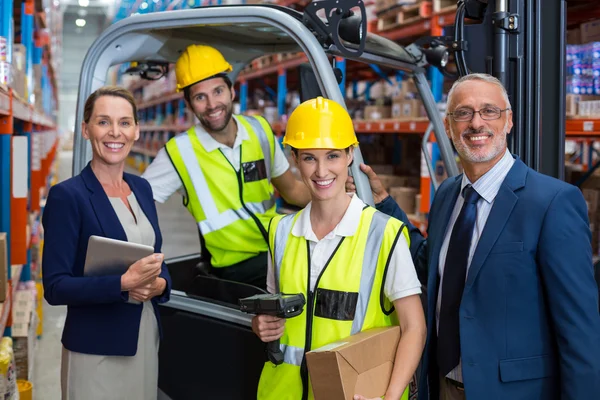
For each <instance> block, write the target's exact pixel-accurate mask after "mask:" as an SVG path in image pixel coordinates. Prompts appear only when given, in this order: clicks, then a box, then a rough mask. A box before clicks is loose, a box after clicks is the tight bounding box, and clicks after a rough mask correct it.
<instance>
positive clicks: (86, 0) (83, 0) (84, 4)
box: [79, 0, 90, 7]
mask: <svg viewBox="0 0 600 400" xmlns="http://www.w3.org/2000/svg"><path fill="white" fill-rule="evenodd" d="M79 5H80V6H81V7H87V6H89V5H90V0H79Z"/></svg>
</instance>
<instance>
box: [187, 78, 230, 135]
mask: <svg viewBox="0 0 600 400" xmlns="http://www.w3.org/2000/svg"><path fill="white" fill-rule="evenodd" d="M234 98H235V91H234V90H232V89H229V87H228V86H227V84H226V83H225V81H224V80H223V78H214V79H209V80H206V81H202V82H198V83H196V84H195V85H193V86H191V87H190V100H189V106H190V108H191V109H192V111H193V112H194V114H195V115H196V117H198V119H199V120H200V123H201V124H202V125H203V126H204V129H206V131H207V132H208V133H219V132H222V131H223V130H225V128H226V127H227V125H228V124H229V122H230V121H231V116H232V115H233V99H234Z"/></svg>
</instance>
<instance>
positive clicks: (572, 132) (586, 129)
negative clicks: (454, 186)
mask: <svg viewBox="0 0 600 400" xmlns="http://www.w3.org/2000/svg"><path fill="white" fill-rule="evenodd" d="M165 3H167V4H163V7H164V9H165V10H169V9H178V8H185V7H187V6H206V5H218V4H221V1H216V0H212V1H211V0H204V1H201V0H196V1H195V2H188V3H186V2H179V1H177V0H173V1H171V2H165ZM309 3H310V1H308V0H279V1H278V2H277V4H278V5H283V6H290V7H294V8H296V9H298V10H302V8H303V7H304V6H306V5H307V4H309ZM366 3H368V2H366ZM448 3H449V2H448V1H443V0H434V4H433V7H432V8H433V10H434V11H433V12H432V13H431V15H430V16H429V17H425V18H421V19H418V20H416V21H414V22H411V23H409V24H406V25H402V26H399V27H397V28H393V29H390V30H385V31H378V30H377V21H370V22H369V30H370V31H372V32H374V33H377V34H378V35H380V36H383V37H385V38H388V39H390V40H394V41H400V42H406V41H407V40H410V39H414V38H415V37H419V36H426V35H431V36H441V35H443V33H444V28H445V27H446V26H449V25H452V24H453V23H454V19H455V16H456V7H455V6H450V7H448V6H447V4H448ZM136 5H139V4H137V3H133V4H132V5H131V6H130V9H129V12H130V13H132V12H140V13H142V12H152V11H160V10H158V9H154V10H152V9H150V8H148V9H146V10H140V9H139V8H138V9H136V8H135V7H136ZM584 11H585V12H580V11H578V12H576V13H573V14H572V16H570V21H571V22H572V21H574V20H575V19H581V18H586V17H587V18H589V16H590V15H591V14H590V11H589V10H584ZM273 57H275V56H273ZM336 61H337V62H336V66H337V67H338V68H340V67H341V69H342V70H344V69H345V68H346V67H347V69H348V70H347V71H345V70H344V72H345V74H344V75H346V73H347V75H348V76H345V78H346V79H347V80H351V78H352V76H351V75H352V74H353V73H356V68H352V65H346V64H345V62H343V61H344V60H342V59H337V60H336ZM304 62H306V57H305V56H304V55H302V54H297V55H294V56H291V57H286V58H285V59H283V60H280V61H279V62H272V63H270V64H266V65H265V63H262V62H260V61H258V60H257V61H255V62H254V63H253V64H252V68H251V69H248V70H246V71H243V72H242V73H240V75H239V76H238V79H237V82H236V88H237V92H238V97H239V102H240V110H241V111H242V112H244V111H246V110H247V99H248V92H249V87H250V86H252V83H254V86H258V87H260V85H261V84H262V85H263V86H267V87H268V86H273V87H276V89H275V90H273V92H275V94H276V96H275V97H276V99H277V104H276V105H277V108H278V110H279V111H280V112H279V115H282V114H284V112H281V111H282V110H284V105H285V98H286V94H287V73H288V71H290V70H293V69H295V68H297V67H298V66H299V65H300V64H302V63H304ZM351 69H352V70H353V71H350V70H351ZM429 75H430V76H429V78H430V82H431V86H432V91H433V93H434V97H435V99H436V101H438V102H439V101H441V100H442V93H443V86H444V78H443V76H442V75H441V73H439V71H437V70H436V69H435V68H433V67H431V68H430V74H429ZM360 76H361V79H365V77H366V79H381V78H382V77H381V76H380V75H378V74H377V73H376V72H375V71H372V70H370V69H369V68H368V66H364V67H361V69H360ZM257 81H260V84H257V83H256V82H257ZM144 85H145V83H144V82H140V83H139V84H137V85H135V86H134V88H133V90H140V89H141V88H142V87H143V86H144ZM342 92H343V93H345V90H342ZM139 107H140V109H141V110H142V115H143V116H144V118H143V121H147V120H153V119H154V118H155V116H158V115H160V116H161V118H162V116H163V115H165V114H169V113H172V112H177V113H178V117H179V118H178V119H180V120H183V121H184V122H183V123H180V124H177V123H175V124H168V125H161V126H157V125H152V124H147V123H145V122H144V123H143V124H142V126H141V132H142V135H141V140H140V141H139V143H138V145H137V146H136V147H134V149H133V153H134V154H136V156H135V157H136V158H135V160H134V161H131V164H132V165H133V166H136V167H138V168H140V169H143V168H144V167H145V166H146V165H147V164H148V163H149V162H151V161H152V159H153V157H154V156H155V155H156V153H157V151H158V149H160V147H162V146H163V145H164V143H166V141H167V140H168V139H170V138H171V137H173V136H174V135H175V134H177V133H179V132H183V131H185V130H187V129H188V128H189V127H190V126H191V123H192V121H191V118H190V116H189V115H188V116H187V118H185V117H184V115H185V114H184V111H183V109H184V108H185V105H184V102H183V99H182V94H181V93H174V94H171V95H167V96H163V97H161V98H160V99H154V100H151V101H148V102H142V103H140V104H139ZM159 120H160V118H159ZM428 125H429V123H428V121H427V120H426V119H421V118H410V119H384V120H373V121H369V120H355V122H354V126H355V130H356V132H357V133H358V134H361V135H370V134H376V135H380V134H386V135H389V134H392V135H395V137H396V138H401V137H402V136H404V135H421V136H422V135H423V134H424V133H425V131H426V130H427V127H428ZM272 128H273V130H274V132H275V133H276V134H279V135H281V134H283V132H284V130H285V123H284V122H275V123H273V124H272ZM599 135H600V120H567V125H566V136H567V138H568V139H573V140H576V141H577V142H578V143H580V146H581V154H582V155H581V156H580V157H579V158H578V159H579V161H580V162H582V163H584V164H585V165H586V166H588V165H589V167H586V168H587V169H588V170H591V169H592V155H593V153H594V152H593V151H592V150H591V149H592V146H593V143H594V139H595V138H596V137H597V136H599ZM584 147H585V148H586V157H585V159H584V157H583V149H584ZM428 148H429V152H430V155H431V163H432V164H433V165H432V167H433V168H435V164H436V162H437V161H438V160H439V150H438V149H437V145H436V143H435V142H434V140H430V143H429V145H428ZM425 162H426V161H425V159H422V161H421V163H422V168H421V177H420V178H421V203H420V205H419V211H420V213H421V214H423V215H425V214H426V213H428V211H429V206H430V204H431V202H432V201H433V193H434V188H433V185H432V183H431V179H430V176H429V174H428V173H427V168H426V165H425V164H423V163H425ZM594 169H595V168H594ZM418 222H419V225H420V226H421V227H423V228H425V227H426V224H425V223H424V220H422V221H421V220H420V221H418Z"/></svg>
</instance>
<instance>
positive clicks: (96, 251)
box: [83, 235, 154, 276]
mask: <svg viewBox="0 0 600 400" xmlns="http://www.w3.org/2000/svg"><path fill="white" fill-rule="evenodd" d="M151 254H154V247H152V246H145V245H143V244H138V243H131V242H125V241H122V240H117V239H110V238H105V237H102V236H95V235H92V236H90V239H89V241H88V248H87V253H86V256H85V265H84V267H83V275H84V276H104V275H123V274H124V273H125V272H126V271H127V269H128V268H129V267H130V266H131V264H133V263H135V262H136V261H138V260H139V259H141V258H144V257H147V256H149V255H151Z"/></svg>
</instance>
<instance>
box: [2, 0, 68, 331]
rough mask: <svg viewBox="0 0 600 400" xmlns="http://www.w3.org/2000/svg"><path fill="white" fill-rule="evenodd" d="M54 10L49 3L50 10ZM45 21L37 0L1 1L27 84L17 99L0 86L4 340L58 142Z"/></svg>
mask: <svg viewBox="0 0 600 400" xmlns="http://www.w3.org/2000/svg"><path fill="white" fill-rule="evenodd" d="M54 8H55V6H54V5H53V4H50V9H51V10H54ZM54 11H56V10H54ZM45 21H46V18H45V12H44V8H43V4H42V2H41V1H40V0H36V1H34V0H25V1H20V0H17V1H14V2H12V1H2V3H1V8H0V36H2V37H4V38H6V44H7V55H10V54H12V47H13V43H14V42H15V37H13V36H12V35H13V33H12V30H11V28H10V27H11V26H12V25H13V24H14V26H15V32H16V35H15V36H16V37H17V38H19V39H20V42H21V43H22V44H23V45H24V46H25V48H26V53H25V60H26V62H25V75H26V76H27V82H28V85H27V88H26V93H25V94H21V95H19V94H18V93H17V92H16V91H15V89H14V88H12V87H10V86H9V85H5V84H0V231H1V232H7V233H8V235H7V237H8V271H7V272H8V276H9V277H11V279H10V280H9V284H10V286H9V287H10V288H11V289H10V290H9V291H8V293H7V300H6V301H5V302H4V303H3V304H2V311H1V312H0V333H2V332H3V333H4V335H5V336H10V335H11V329H10V327H11V300H12V297H13V296H14V293H15V290H16V287H17V283H18V282H19V281H23V282H26V281H30V280H32V274H31V270H32V259H36V257H33V258H32V254H31V248H32V244H33V243H37V242H38V237H37V235H39V229H38V227H39V217H40V214H41V207H42V204H43V203H44V197H45V195H46V193H47V188H48V187H49V181H50V178H51V175H52V174H51V169H52V163H53V160H54V157H55V153H56V148H57V144H58V140H57V137H58V135H57V128H56V122H55V119H54V116H53V114H54V111H55V109H56V107H57V92H56V89H57V87H56V78H55V75H54V70H55V67H54V66H55V63H54V62H53V60H52V55H51V53H50V40H49V39H50V38H49V35H48V30H47V27H46V25H45ZM17 35H18V36H17ZM0 61H5V60H0ZM35 69H38V70H39V71H40V72H41V83H42V87H34V83H35V79H34V70H35ZM7 83H8V82H7ZM22 95H24V96H26V97H27V98H26V99H24V98H22V97H21V96H22ZM35 95H39V96H41V101H40V99H38V101H37V102H36V101H35ZM36 103H37V104H38V108H37V109H36V108H35V107H34V104H36Z"/></svg>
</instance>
